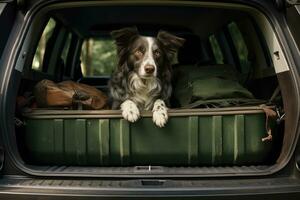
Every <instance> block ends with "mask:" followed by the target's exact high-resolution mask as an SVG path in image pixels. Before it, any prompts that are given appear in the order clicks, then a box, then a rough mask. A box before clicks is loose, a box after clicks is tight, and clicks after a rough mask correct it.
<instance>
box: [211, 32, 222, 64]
mask: <svg viewBox="0 0 300 200" xmlns="http://www.w3.org/2000/svg"><path fill="white" fill-rule="evenodd" d="M209 42H210V46H211V49H212V51H213V54H214V57H215V60H216V64H224V56H223V53H222V50H221V47H220V45H219V42H218V40H217V38H216V36H215V35H211V36H210V37H209Z"/></svg>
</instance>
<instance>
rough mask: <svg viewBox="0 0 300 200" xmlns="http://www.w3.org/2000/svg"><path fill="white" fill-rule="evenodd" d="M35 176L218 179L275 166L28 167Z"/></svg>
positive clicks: (252, 173)
mask: <svg viewBox="0 0 300 200" xmlns="http://www.w3.org/2000/svg"><path fill="white" fill-rule="evenodd" d="M26 167H27V168H28V169H30V171H31V172H32V173H33V174H35V175H42V176H69V177H129V178H130V177H134V178H136V177H143V178H153V177H156V178H159V177H216V176H221V177H222V176H241V175H243V176H257V175H265V174H269V173H270V172H271V171H272V169H274V168H275V167H276V166H275V165H256V166H227V167H163V166H134V167H82V166H34V165H26Z"/></svg>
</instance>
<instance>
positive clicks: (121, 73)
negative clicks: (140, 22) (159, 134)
mask: <svg viewBox="0 0 300 200" xmlns="http://www.w3.org/2000/svg"><path fill="white" fill-rule="evenodd" d="M111 35H112V37H113V38H114V39H115V42H116V45H117V52H118V56H119V62H118V67H117V68H116V69H115V71H114V73H113V74H112V77H111V80H110V82H109V90H110V95H111V97H112V100H113V103H112V109H119V108H120V109H121V110H122V115H123V117H124V118H125V119H126V120H128V121H130V122H135V121H137V120H138V118H139V117H140V110H152V112H153V118H152V119H153V122H154V123H155V124H156V125H157V126H159V127H163V126H164V125H165V124H166V123H167V121H168V113H167V107H166V104H167V105H168V100H169V98H170V96H171V92H172V87H171V64H172V60H173V58H174V56H175V55H176V52H177V50H178V48H179V47H181V46H182V45H183V43H184V39H182V38H179V37H176V36H174V35H172V34H170V33H167V32H165V31H159V33H158V35H157V37H156V38H155V37H146V36H141V35H139V33H138V30H137V28H136V27H130V28H124V29H120V30H115V31H112V32H111Z"/></svg>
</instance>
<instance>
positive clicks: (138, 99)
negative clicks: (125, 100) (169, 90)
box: [129, 73, 161, 110]
mask: <svg viewBox="0 0 300 200" xmlns="http://www.w3.org/2000/svg"><path fill="white" fill-rule="evenodd" d="M129 90H130V93H131V95H130V99H132V100H133V101H134V102H135V103H137V104H138V106H139V107H140V108H142V109H145V110H151V109H152V106H153V104H154V101H155V100H156V98H157V97H158V95H159V93H160V91H161V84H160V81H159V80H158V79H157V78H155V77H153V78H148V79H141V78H140V77H139V76H138V75H137V74H135V73H133V74H132V75H131V76H130V77H129Z"/></svg>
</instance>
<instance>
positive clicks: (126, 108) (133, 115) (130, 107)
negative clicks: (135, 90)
mask: <svg viewBox="0 0 300 200" xmlns="http://www.w3.org/2000/svg"><path fill="white" fill-rule="evenodd" d="M121 110H122V115H123V117H124V119H126V120H128V121H130V122H135V121H136V120H138V118H139V117H140V111H139V109H138V107H137V106H136V105H135V103H134V102H133V101H131V100H126V101H124V102H123V103H122V104H121Z"/></svg>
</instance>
